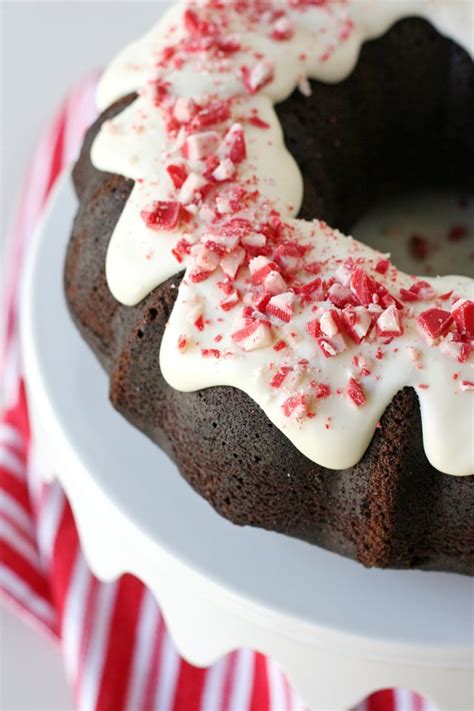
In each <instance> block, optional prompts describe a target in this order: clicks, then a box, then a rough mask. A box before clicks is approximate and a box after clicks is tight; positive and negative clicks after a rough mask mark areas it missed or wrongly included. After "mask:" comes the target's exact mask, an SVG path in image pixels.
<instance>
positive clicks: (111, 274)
mask: <svg viewBox="0 0 474 711" xmlns="http://www.w3.org/2000/svg"><path fill="white" fill-rule="evenodd" d="M470 13H471V14H472V4H471V3H464V2H459V3H450V2H446V1H443V0H407V1H406V2H402V3H401V2H397V1H395V2H393V1H392V0H387V1H385V0H384V1H383V2H382V1H381V0H375V2H374V0H287V1H286V2H284V3H281V2H278V1H277V0H225V1H222V0H187V1H186V2H179V3H178V4H176V5H174V6H173V7H172V8H171V9H170V10H169V11H168V12H167V13H166V14H165V16H164V17H163V18H162V19H161V21H160V22H159V23H158V25H157V26H156V27H155V28H154V29H153V30H152V31H151V32H150V33H148V34H147V35H146V36H145V37H144V38H142V39H141V40H139V41H138V42H137V43H135V44H133V45H131V46H130V47H129V48H128V49H126V50H125V51H124V52H122V53H121V54H120V55H119V56H118V58H117V59H116V60H115V61H114V62H113V63H112V64H111V66H110V67H109V68H108V69H107V70H106V71H105V73H104V75H103V77H102V79H101V82H100V85H99V90H98V103H99V108H100V109H101V110H102V111H103V112H102V114H101V115H100V117H99V119H98V120H97V122H96V123H95V124H94V125H93V126H92V127H91V128H90V130H89V132H88V134H87V136H86V138H85V141H84V145H83V148H82V152H81V155H80V157H79V159H78V161H77V163H76V166H75V168H74V172H73V178H74V184H75V188H76V192H77V196H78V199H79V209H78V212H77V216H76V218H75V221H74V226H73V229H72V235H71V238H70V242H69V246H68V250H67V257H66V265H65V292H66V297H67V302H68V304H69V308H70V311H71V314H72V317H73V319H74V321H75V323H76V324H77V326H78V328H79V330H80V332H81V333H82V335H83V337H84V338H85V340H86V341H87V343H88V344H89V345H90V347H91V348H92V349H93V351H94V353H95V354H96V355H97V357H98V358H99V360H100V362H101V363H102V365H103V366H104V368H105V369H106V371H107V372H108V373H109V375H110V398H111V401H112V404H113V406H114V407H115V408H116V409H117V410H118V411H119V412H121V413H122V414H123V415H124V416H125V417H126V418H127V420H129V421H130V422H131V423H132V424H133V425H134V426H135V427H137V428H138V429H140V430H141V431H142V432H144V433H145V434H146V435H148V436H149V437H150V438H151V439H152V440H154V441H155V442H156V443H157V444H158V445H159V446H160V447H162V448H163V449H164V450H165V451H166V452H167V453H168V454H169V456H170V457H171V458H172V459H173V460H174V461H175V462H176V464H177V465H178V467H179V470H180V472H181V473H182V475H183V476H184V477H185V479H186V480H187V481H188V482H189V483H190V484H191V486H192V487H193V488H194V489H195V490H196V491H197V492H198V493H199V494H201V495H202V496H203V497H204V498H205V499H207V501H208V502H209V503H210V504H211V505H212V506H213V507H214V508H215V509H216V510H217V511H218V512H219V513H220V514H222V515H223V516H225V517H226V518H228V519H230V520H231V521H233V522H234V523H236V524H239V525H252V526H259V527H262V528H266V529H270V530H273V531H278V532H281V533H285V534H287V535H290V536H295V537H297V538H300V539H303V540H305V541H308V542H310V543H313V544H317V545H319V546H323V547H325V548H327V549H329V550H332V551H335V552H337V553H340V554H343V555H345V556H349V557H351V558H354V559H356V560H358V561H360V562H361V563H363V564H364V565H366V566H378V567H401V568H405V567H416V568H424V569H436V570H445V571H455V572H460V573H466V574H472V573H473V570H474V527H473V512H474V476H473V472H474V465H473V458H474V447H473V440H472V426H473V414H474V411H473V398H474V395H473V393H474V382H473V381H474V373H473V370H472V366H473V359H472V347H473V340H472V339H473V338H474V302H473V282H472V280H471V279H469V278H467V277H454V276H440V277H435V278H427V277H423V278H421V277H419V276H412V275H408V274H404V273H403V272H401V271H400V270H398V269H397V267H396V265H394V264H392V262H391V261H390V255H387V254H382V253H380V252H377V251H375V250H373V249H371V248H369V247H368V246H367V245H364V244H362V243H360V242H358V241H356V240H354V239H352V238H350V237H346V236H345V235H344V234H343V233H342V232H339V231H338V230H337V229H335V228H336V227H337V228H338V229H340V230H343V231H344V232H347V231H349V230H350V229H351V227H352V226H353V224H354V222H355V221H356V220H357V218H358V217H359V216H360V215H361V214H362V213H363V212H364V211H366V210H367V208H368V207H370V206H371V205H373V204H374V203H375V202H377V201H378V200H379V199H381V198H385V197H387V196H388V195H392V194H396V193H397V192H400V191H404V190H407V189H410V190H411V189H413V188H417V187H420V186H432V187H441V188H450V189H456V190H457V189H459V190H462V191H463V193H466V192H467V191H469V190H472V188H473V171H472V166H473V165H474V134H473V131H472V126H473V125H474V113H473V112H474V71H473V63H472V59H471V57H470V55H469V53H468V51H469V50H470V49H471V47H470V42H471V43H472V19H473V18H472V16H471V15H470ZM329 225H331V227H330V226H329ZM453 245H454V246H453V248H455V242H453ZM159 475H160V473H159V471H157V476H159ZM177 515H179V513H178V514H177Z"/></svg>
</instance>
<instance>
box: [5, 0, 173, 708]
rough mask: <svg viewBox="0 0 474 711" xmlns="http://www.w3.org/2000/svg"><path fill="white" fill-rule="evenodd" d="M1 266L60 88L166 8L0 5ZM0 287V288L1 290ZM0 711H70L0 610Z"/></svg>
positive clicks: (56, 659) (45, 655) (50, 671)
mask: <svg viewBox="0 0 474 711" xmlns="http://www.w3.org/2000/svg"><path fill="white" fill-rule="evenodd" d="M0 2H1V5H0V10H1V16H0V17H1V37H0V48H1V49H0V60H1V84H0V87H1V111H0V114H1V184H0V185H1V203H0V261H1V263H2V274H3V273H4V271H3V270H4V268H5V248H6V242H7V232H8V230H7V226H8V223H9V221H10V219H11V215H12V211H13V207H14V203H15V199H16V195H17V194H18V190H19V187H20V184H21V180H22V176H23V175H24V172H25V170H26V166H27V163H28V158H29V155H30V154H31V151H32V149H33V146H34V144H35V141H36V139H37V137H38V135H39V133H40V131H41V129H42V127H43V126H44V125H45V123H46V122H47V120H48V118H49V116H50V115H51V113H52V112H53V111H54V109H55V107H56V106H57V105H58V103H59V102H60V101H61V99H62V97H63V95H64V93H65V91H66V90H67V88H68V87H69V86H70V85H71V84H72V83H73V82H75V81H77V80H79V79H80V78H81V77H82V76H83V75H84V74H85V73H86V72H87V71H88V70H90V69H94V68H97V67H101V66H104V65H105V64H106V63H107V61H108V60H109V59H110V58H112V56H113V55H114V54H115V53H116V52H117V51H118V50H119V49H121V47H122V46H124V45H125V44H126V43H127V42H129V41H130V40H132V39H134V38H135V37H138V36H139V35H140V34H141V33H143V32H144V31H146V30H147V29H148V27H149V26H150V25H151V24H152V23H153V22H154V20H155V19H156V18H157V17H158V16H159V14H161V12H162V10H163V7H164V6H165V4H166V3H164V2H163V1H161V2H160V0H155V1H154V2H137V1H134V2H121V1H119V2H117V1H110V2H105V1H102V2H96V1H93V2H92V1H89V2H88V1H86V0H84V1H83V2H78V1H74V0H64V1H62V2H59V1H58V2H51V1H48V2H46V1H43V0H36V1H35V2H24V1H23V0H0ZM0 287H1V285H0ZM0 708H1V709H3V710H4V711H14V710H17V709H18V710H20V709H21V710H22V711H42V710H44V711H53V710H56V709H57V710H58V711H65V710H66V709H71V708H72V705H71V695H70V692H69V689H68V687H67V684H66V681H65V677H64V672H63V669H62V660H61V656H60V653H59V651H58V649H57V648H55V647H53V645H52V644H51V643H50V642H49V641H47V640H46V639H43V638H42V637H41V636H40V635H39V634H38V633H37V632H36V631H34V630H32V629H31V628H30V627H28V626H27V625H26V624H25V623H24V622H23V621H21V620H19V619H18V618H17V617H16V616H14V615H13V614H11V613H10V612H6V611H5V610H3V609H0Z"/></svg>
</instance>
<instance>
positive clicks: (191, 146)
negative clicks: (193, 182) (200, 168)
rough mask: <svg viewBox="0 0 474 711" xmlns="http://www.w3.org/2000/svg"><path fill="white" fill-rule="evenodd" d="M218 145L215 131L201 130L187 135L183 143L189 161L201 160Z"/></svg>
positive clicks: (217, 136)
mask: <svg viewBox="0 0 474 711" xmlns="http://www.w3.org/2000/svg"><path fill="white" fill-rule="evenodd" d="M218 145H219V134H218V133H216V131H202V132H201V133H193V134H191V136H188V137H187V139H186V143H185V155H186V156H187V158H188V159H189V160H191V161H197V160H203V159H204V158H206V157H207V156H209V155H211V154H212V153H215V151H216V150H217V147H218Z"/></svg>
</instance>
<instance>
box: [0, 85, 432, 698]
mask: <svg viewBox="0 0 474 711" xmlns="http://www.w3.org/2000/svg"><path fill="white" fill-rule="evenodd" d="M95 83H96V77H95V76H91V77H89V78H87V79H86V80H85V81H84V82H83V83H81V84H80V85H79V86H78V87H77V88H76V89H74V90H73V91H72V92H71V93H70V95H69V96H68V97H67V99H66V100H65V102H64V104H63V105H62V106H61V107H60V109H59V111H58V112H57V113H56V115H55V116H54V119H53V121H52V122H51V124H50V125H49V127H48V128H47V130H46V131H45V133H44V135H43V136H42V138H41V140H40V141H39V143H38V146H37V149H36V152H35V154H34V157H33V160H32V163H31V166H30V170H29V172H28V175H27V178H26V181H25V185H24V188H23V191H22V194H21V197H20V201H19V204H18V208H17V212H16V221H15V222H14V225H13V235H12V241H11V247H12V248H11V262H10V268H9V272H8V274H9V283H8V289H7V298H6V302H5V303H6V309H7V313H6V319H4V323H5V324H6V328H5V334H4V335H5V338H4V348H3V353H2V364H1V372H2V389H3V395H4V402H5V404H6V406H5V407H4V411H3V414H2V417H1V421H0V482H1V490H2V494H1V498H0V540H1V561H0V563H1V566H0V589H1V590H2V593H3V597H4V598H5V599H6V600H7V601H9V602H10V603H12V604H13V605H14V606H15V607H16V608H17V609H18V610H19V611H20V612H21V613H23V614H25V615H26V616H28V618H29V619H30V620H31V621H33V622H34V623H35V624H36V625H37V626H38V627H39V628H40V629H41V630H42V631H43V632H46V633H47V634H48V635H49V636H50V637H51V638H53V639H54V640H55V641H56V642H58V643H59V644H61V646H62V650H63V655H64V664H65V667H66V672H67V675H68V678H69V680H70V682H71V685H72V687H73V691H74V698H75V701H76V705H77V707H78V708H79V709H84V710H86V711H89V710H92V709H113V710H114V711H121V709H130V710H131V711H140V710H141V709H143V710H144V709H150V710H153V709H156V710H158V711H168V710H169V711H194V710H196V711H198V710H201V711H247V710H249V711H296V710H297V709H302V708H303V705H302V703H301V702H300V700H299V699H298V697H297V695H296V694H295V692H294V691H293V690H292V689H291V687H290V686H289V684H288V682H287V680H286V678H285V676H284V674H283V673H282V672H281V670H280V668H279V667H278V665H277V664H276V663H275V662H273V661H272V660H271V659H268V658H265V657H264V656H262V655H261V654H258V653H256V652H253V651H250V650H246V649H245V650H239V651H236V652H234V653H232V654H230V655H228V656H227V657H225V658H224V659H222V660H221V661H219V662H218V663H217V664H215V665H214V666H212V667H210V668H208V669H199V668H196V667H193V666H191V665H190V664H188V663H187V662H185V661H184V660H183V659H180V657H179V655H178V653H177V651H176V648H175V646H174V644H173V641H172V639H171V638H170V636H169V634H168V632H167V630H166V627H165V623H164V621H163V617H162V615H161V613H160V609H159V607H158V605H157V604H156V602H155V600H154V598H153V597H152V595H151V593H150V592H149V591H148V590H147V589H146V588H145V587H144V586H143V584H142V583H140V581H138V580H137V579H136V578H134V577H132V576H130V575H125V576H123V577H122V578H120V580H117V581H116V582H113V583H107V584H104V583H101V582H99V581H98V580H97V579H96V578H94V576H93V575H92V574H91V573H90V571H89V570H88V568H87V565H86V563H85V561H84V557H83V555H82V552H81V548H80V542H79V539H78V535H77V530H76V527H75V524H74V519H73V516H72V513H71V509H70V507H69V505H68V502H67V500H66V498H65V496H64V493H63V491H62V489H61V487H60V486H59V484H57V483H53V484H48V485H46V484H44V483H42V479H43V477H42V475H43V474H44V472H45V471H47V470H46V467H47V464H46V463H45V462H43V460H42V458H41V452H40V445H41V443H40V442H35V441H33V440H32V438H31V433H30V429H29V423H28V404H27V400H26V396H25V389H24V384H23V380H22V374H21V359H20V350H19V341H18V292H19V289H18V285H19V282H20V279H21V265H22V259H23V255H24V253H25V251H26V250H27V249H28V242H29V239H30V237H31V234H32V232H33V230H34V227H35V224H36V223H37V221H38V218H39V216H40V214H41V212H42V209H43V207H44V204H45V201H46V199H47V197H48V194H49V192H50V190H51V188H52V186H53V184H54V182H55V180H56V178H57V176H58V174H59V173H60V171H61V170H62V169H63V168H64V167H65V166H67V165H69V164H70V163H71V162H72V161H73V159H74V157H75V156H76V155H77V152H78V149H79V146H80V143H81V140H82V137H83V135H84V131H85V128H86V127H87V125H88V124H89V123H90V122H91V121H92V119H93V117H94V114H95V109H94V102H93V94H94V88H95ZM362 707H363V708H364V709H366V710H367V711H392V710H395V709H396V710H397V711H411V710H413V711H416V710H418V709H422V708H427V704H426V703H425V702H423V700H422V699H421V698H420V697H419V696H417V695H416V694H412V693H410V692H407V691H405V690H398V691H391V690H384V691H380V692H378V693H376V694H373V695H372V696H371V697H370V698H369V699H367V700H366V701H365V702H364V703H363V704H361V708H362Z"/></svg>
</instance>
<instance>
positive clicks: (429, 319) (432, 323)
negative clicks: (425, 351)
mask: <svg viewBox="0 0 474 711" xmlns="http://www.w3.org/2000/svg"><path fill="white" fill-rule="evenodd" d="M452 323H453V317H452V316H451V314H450V313H449V311H445V310H444V309H438V308H436V307H434V308H432V309H427V310H426V311H423V312H422V313H421V314H419V316H418V317H417V319H416V326H417V329H418V333H419V334H420V336H421V337H422V338H423V339H424V340H425V341H426V343H427V344H428V345H429V346H433V345H435V344H436V343H437V342H438V341H439V339H440V338H441V337H442V336H445V335H446V334H447V333H448V331H449V329H450V327H451V324H452Z"/></svg>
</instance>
